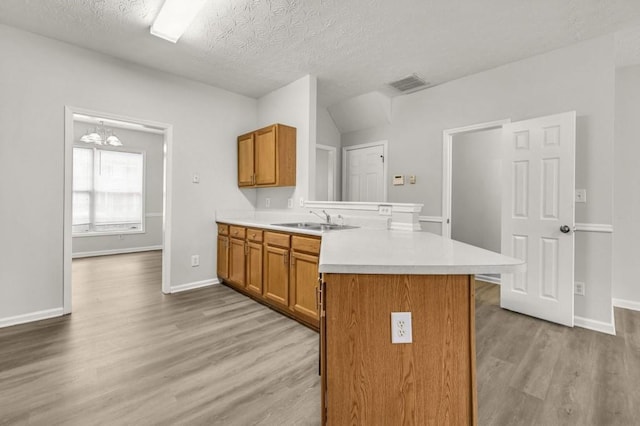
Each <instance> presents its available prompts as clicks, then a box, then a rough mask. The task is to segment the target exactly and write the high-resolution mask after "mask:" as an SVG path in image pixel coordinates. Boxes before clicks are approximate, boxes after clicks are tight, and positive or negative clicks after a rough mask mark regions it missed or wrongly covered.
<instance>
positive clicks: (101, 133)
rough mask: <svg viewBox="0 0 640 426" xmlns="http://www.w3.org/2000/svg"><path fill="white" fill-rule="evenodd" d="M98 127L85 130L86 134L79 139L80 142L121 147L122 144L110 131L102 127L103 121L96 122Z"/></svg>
mask: <svg viewBox="0 0 640 426" xmlns="http://www.w3.org/2000/svg"><path fill="white" fill-rule="evenodd" d="M98 123H99V124H98V125H97V126H96V127H95V128H93V129H89V130H87V133H85V134H84V136H82V137H81V138H80V141H81V142H85V143H93V144H96V145H111V146H122V142H120V139H118V137H117V136H116V134H115V133H114V132H113V130H111V129H107V128H106V127H104V121H98Z"/></svg>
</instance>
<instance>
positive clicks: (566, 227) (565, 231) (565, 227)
mask: <svg viewBox="0 0 640 426" xmlns="http://www.w3.org/2000/svg"><path fill="white" fill-rule="evenodd" d="M569 231H571V228H569V227H568V226H567V225H562V226H561V227H560V232H562V233H563V234H568V233H569Z"/></svg>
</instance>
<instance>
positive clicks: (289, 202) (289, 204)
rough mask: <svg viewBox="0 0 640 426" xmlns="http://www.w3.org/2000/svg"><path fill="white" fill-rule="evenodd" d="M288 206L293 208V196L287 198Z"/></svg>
mask: <svg viewBox="0 0 640 426" xmlns="http://www.w3.org/2000/svg"><path fill="white" fill-rule="evenodd" d="M287 208H289V209H292V208H293V198H289V199H287Z"/></svg>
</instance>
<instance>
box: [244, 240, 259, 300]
mask: <svg viewBox="0 0 640 426" xmlns="http://www.w3.org/2000/svg"><path fill="white" fill-rule="evenodd" d="M247 290H249V291H250V292H252V293H254V294H256V295H259V296H262V244H261V243H256V242H251V241H250V242H248V243H247Z"/></svg>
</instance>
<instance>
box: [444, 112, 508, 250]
mask: <svg viewBox="0 0 640 426" xmlns="http://www.w3.org/2000/svg"><path fill="white" fill-rule="evenodd" d="M508 123H511V119H510V118H505V119H503V120H496V121H487V122H484V123H478V124H472V125H469V126H463V127H456V128H454V129H446V130H444V131H443V132H442V236H443V237H445V238H451V191H452V190H453V185H452V182H453V180H452V178H453V176H452V173H453V137H454V136H455V135H459V134H461V133H470V132H475V131H478V130H491V129H499V128H502V126H503V125H505V124H508Z"/></svg>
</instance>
